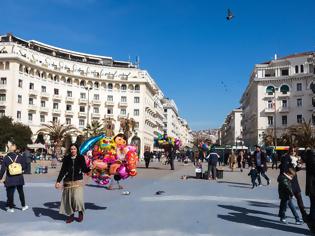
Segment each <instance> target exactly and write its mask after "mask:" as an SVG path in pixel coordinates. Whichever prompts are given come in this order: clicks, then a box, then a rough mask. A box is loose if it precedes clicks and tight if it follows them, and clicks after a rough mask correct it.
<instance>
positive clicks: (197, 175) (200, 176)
mask: <svg viewBox="0 0 315 236" xmlns="http://www.w3.org/2000/svg"><path fill="white" fill-rule="evenodd" d="M196 179H202V169H201V168H198V167H197V168H196Z"/></svg>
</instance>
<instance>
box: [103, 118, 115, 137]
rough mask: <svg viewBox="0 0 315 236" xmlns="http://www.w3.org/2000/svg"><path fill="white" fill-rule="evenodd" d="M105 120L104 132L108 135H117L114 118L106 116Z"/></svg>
mask: <svg viewBox="0 0 315 236" xmlns="http://www.w3.org/2000/svg"><path fill="white" fill-rule="evenodd" d="M103 122H104V133H105V135H106V136H107V137H113V136H114V135H115V133H114V130H115V125H114V122H113V119H112V118H109V117H108V118H105V119H104V120H103Z"/></svg>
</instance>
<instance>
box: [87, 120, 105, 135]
mask: <svg viewBox="0 0 315 236" xmlns="http://www.w3.org/2000/svg"><path fill="white" fill-rule="evenodd" d="M83 132H84V135H85V136H86V137H90V136H97V135H99V134H100V133H102V132H103V127H102V124H101V123H100V122H99V121H96V120H93V121H92V123H91V124H88V125H87V127H86V128H85V129H83Z"/></svg>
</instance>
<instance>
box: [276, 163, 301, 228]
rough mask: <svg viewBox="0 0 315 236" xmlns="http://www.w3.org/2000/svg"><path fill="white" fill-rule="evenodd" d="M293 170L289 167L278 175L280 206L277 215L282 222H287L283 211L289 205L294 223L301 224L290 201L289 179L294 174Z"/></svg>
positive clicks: (291, 193) (290, 188) (291, 194)
mask: <svg viewBox="0 0 315 236" xmlns="http://www.w3.org/2000/svg"><path fill="white" fill-rule="evenodd" d="M295 174H296V173H295V170H294V169H292V168H289V169H288V170H287V171H286V172H283V173H282V174H280V175H279V177H278V183H279V185H278V192H279V198H280V200H281V201H280V207H279V215H278V216H279V217H280V221H281V222H282V223H283V224H287V221H286V216H285V212H286V210H287V206H289V207H290V209H291V211H292V214H293V215H294V217H295V224H297V225H301V224H302V223H303V221H302V220H301V219H300V217H299V215H298V213H297V212H296V209H295V206H294V203H293V201H292V197H293V192H292V187H291V180H292V179H293V177H294V176H295Z"/></svg>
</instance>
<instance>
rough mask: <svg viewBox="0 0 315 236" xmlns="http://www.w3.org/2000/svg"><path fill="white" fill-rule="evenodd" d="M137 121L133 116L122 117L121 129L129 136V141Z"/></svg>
mask: <svg viewBox="0 0 315 236" xmlns="http://www.w3.org/2000/svg"><path fill="white" fill-rule="evenodd" d="M135 126H136V122H135V120H134V119H133V118H121V119H120V129H121V131H122V132H123V133H124V134H125V136H126V137H127V141H128V139H129V137H130V136H131V135H132V133H133V132H134V131H135Z"/></svg>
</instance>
